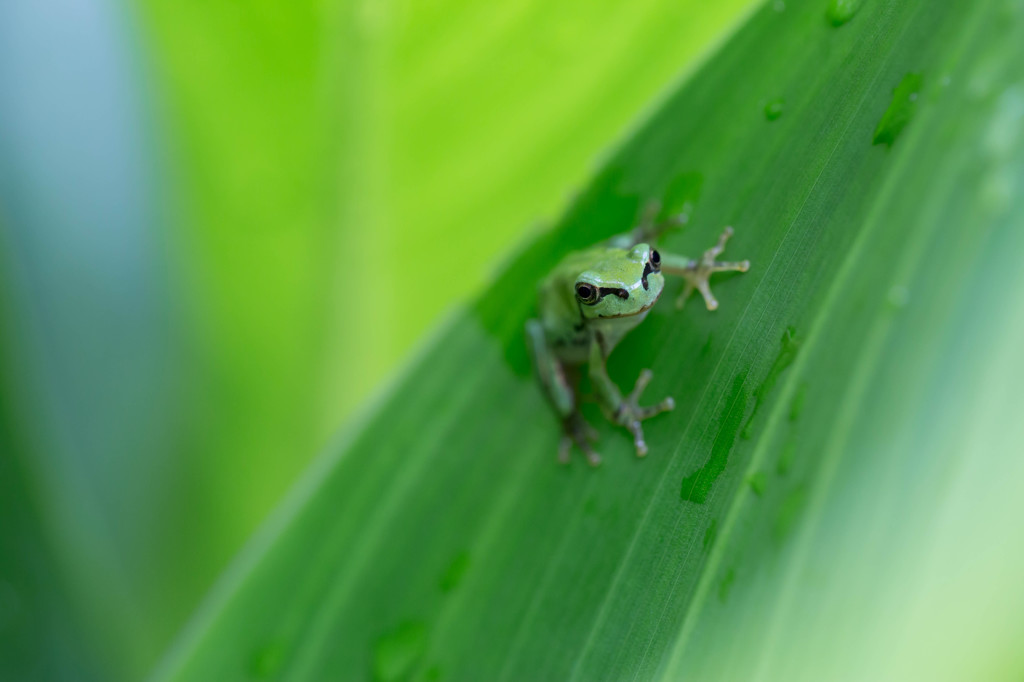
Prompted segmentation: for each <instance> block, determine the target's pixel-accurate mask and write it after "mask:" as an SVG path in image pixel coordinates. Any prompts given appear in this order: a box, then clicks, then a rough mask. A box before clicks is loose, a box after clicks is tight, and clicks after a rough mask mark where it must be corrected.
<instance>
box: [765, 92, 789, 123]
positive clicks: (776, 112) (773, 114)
mask: <svg viewBox="0 0 1024 682" xmlns="http://www.w3.org/2000/svg"><path fill="white" fill-rule="evenodd" d="M785 108H786V101H785V100H784V99H782V98H781V97H776V98H775V99H773V100H772V101H770V102H768V104H766V105H764V117H765V118H766V119H768V120H769V121H774V120H776V119H778V118H779V116H782V112H783V110H784V109H785Z"/></svg>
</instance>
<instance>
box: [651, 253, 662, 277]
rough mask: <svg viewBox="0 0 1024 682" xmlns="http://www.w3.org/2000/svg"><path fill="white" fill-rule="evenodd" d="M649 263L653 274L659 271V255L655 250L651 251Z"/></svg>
mask: <svg viewBox="0 0 1024 682" xmlns="http://www.w3.org/2000/svg"><path fill="white" fill-rule="evenodd" d="M650 263H651V269H652V270H654V271H655V272H657V271H658V270H661V254H660V253H658V250H657V249H651V258H650Z"/></svg>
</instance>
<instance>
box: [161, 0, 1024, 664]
mask: <svg viewBox="0 0 1024 682" xmlns="http://www.w3.org/2000/svg"><path fill="white" fill-rule="evenodd" d="M843 6H844V8H846V9H849V8H850V7H852V8H853V10H852V11H851V12H847V14H849V16H846V15H845V14H844V20H843V22H836V21H835V20H834V17H833V14H834V13H828V12H827V11H826V10H827V7H826V3H820V2H810V1H807V2H788V3H786V4H784V5H782V4H780V3H775V4H773V5H770V6H767V7H765V8H764V9H763V10H762V11H761V12H759V13H758V14H757V15H756V16H754V17H753V19H752V20H751V21H750V23H749V24H748V25H747V26H745V27H744V28H743V29H742V30H741V31H740V32H739V33H738V34H737V35H736V36H735V37H734V38H733V39H732V40H731V41H730V42H729V44H728V45H727V46H726V47H725V48H724V49H723V50H722V51H721V53H719V54H718V55H716V57H715V58H713V59H712V60H710V61H709V62H708V63H707V64H706V65H705V67H704V68H703V69H702V70H701V71H700V72H699V73H698V74H697V75H696V76H695V77H694V78H693V79H692V80H691V81H690V82H689V83H687V84H686V85H685V86H684V87H683V88H681V90H680V91H679V92H678V93H677V94H676V95H675V96H674V97H672V98H671V99H669V100H668V101H667V102H665V104H664V105H663V107H662V109H661V111H660V112H658V113H657V114H656V115H655V116H654V117H652V118H651V120H650V121H648V122H647V124H646V125H645V126H644V127H643V129H642V130H640V131H639V132H638V133H637V135H636V136H635V137H634V138H633V139H631V140H630V141H629V142H627V143H626V144H625V145H624V146H623V148H622V150H621V151H620V153H619V154H617V155H616V156H615V157H614V158H613V159H612V160H611V161H610V162H609V164H608V166H607V167H606V168H605V170H604V171H603V172H602V173H601V174H600V175H599V176H598V178H597V179H595V181H594V182H593V184H592V185H591V187H590V188H589V189H588V190H587V192H585V193H584V194H583V195H582V196H581V197H580V198H579V199H578V201H577V202H576V203H575V204H574V205H573V207H572V208H571V209H570V211H569V212H568V213H567V215H566V216H565V218H564V220H563V221H562V223H561V224H560V225H559V227H558V229H556V230H554V231H553V232H551V233H550V234H548V235H545V236H544V237H542V238H541V239H539V240H537V241H536V242H534V243H533V244H531V245H530V246H529V247H528V248H527V249H526V250H525V251H524V252H523V253H521V254H520V255H519V256H518V257H517V258H516V259H515V260H514V261H513V262H512V263H511V264H510V266H509V268H508V269H507V270H506V271H505V273H504V274H503V275H502V276H501V277H500V278H499V279H498V280H497V281H496V282H495V284H494V285H493V286H492V288H491V289H490V291H488V292H487V294H485V295H484V296H483V297H482V298H481V299H480V300H479V301H478V303H477V304H476V305H475V306H474V308H473V310H472V311H470V312H467V313H463V314H459V315H456V316H455V317H454V319H453V320H451V322H450V323H449V324H448V325H447V326H446V327H445V328H444V329H442V330H441V331H440V332H439V338H436V339H434V340H433V342H432V343H431V344H429V345H428V346H427V347H426V349H425V351H424V353H423V355H422V356H420V357H419V358H418V359H417V360H416V361H415V362H413V363H412V365H411V367H410V368H409V370H408V372H407V373H406V374H405V375H404V376H403V378H402V379H401V380H400V381H398V382H397V383H396V384H395V385H394V386H393V387H392V389H391V390H390V391H389V392H388V394H387V395H386V396H385V397H383V398H382V399H381V400H380V402H379V403H378V404H377V405H376V406H375V407H374V408H372V409H370V410H368V414H367V416H366V418H365V420H364V421H363V422H362V423H361V424H359V425H357V426H353V428H352V430H351V431H350V432H349V435H348V436H347V439H346V440H345V442H343V443H341V444H339V445H337V446H336V447H334V448H332V449H331V451H330V452H328V453H327V454H326V455H325V456H324V457H323V458H322V459H321V460H320V461H319V462H318V465H317V466H316V467H314V468H313V469H312V470H311V471H310V472H309V473H308V475H307V476H306V478H305V480H304V482H303V484H302V485H300V486H299V487H298V488H297V489H296V490H295V491H293V494H292V495H291V496H290V497H289V499H288V501H287V502H286V503H285V505H284V506H283V507H282V508H281V509H280V510H279V512H278V513H277V514H276V515H275V517H274V519H272V521H271V522H270V523H269V524H268V525H267V526H266V527H265V528H264V530H263V532H261V533H260V534H259V535H258V536H257V537H256V538H255V539H254V540H253V542H252V543H251V544H250V546H249V548H248V549H247V551H246V552H245V553H243V555H242V556H240V557H239V558H238V560H237V561H236V563H235V565H234V567H233V569H232V570H231V571H230V572H229V573H228V574H226V575H225V576H224V578H223V580H222V581H221V583H220V584H219V586H218V588H217V589H216V590H215V591H214V592H213V593H212V594H211V595H210V598H209V600H208V601H207V603H206V605H205V607H204V608H203V609H202V610H201V611H200V612H199V613H198V614H197V615H196V618H195V619H194V621H193V623H192V624H191V626H190V627H189V628H188V629H187V630H186V631H185V632H184V633H183V636H182V638H181V640H180V641H179V643H178V645H177V646H176V647H175V648H173V649H172V650H171V651H170V652H169V653H168V656H167V658H166V659H165V661H164V664H163V665H162V667H161V668H160V670H159V671H158V673H157V675H156V677H157V678H158V679H244V678H246V677H252V676H256V677H263V678H267V679H272V678H273V679H289V680H301V679H324V678H328V679H369V678H371V677H373V676H376V677H377V678H378V679H467V680H477V679H496V680H520V679H552V680H564V679H572V680H592V679H680V678H684V679H836V678H848V679H1014V678H1016V677H1019V676H1020V674H1021V671H1022V669H1024V661H1022V659H1021V656H1020V654H1019V653H1018V649H1017V648H1016V642H1019V640H1020V638H1021V636H1024V625H1022V623H1021V621H1020V619H1019V618H1018V617H1017V614H1019V613H1020V611H1021V607H1022V606H1024V588H1022V587H1021V584H1020V581H1019V579H1018V576H1019V575H1020V574H1021V571H1022V570H1024V537H1022V536H1021V535H1020V533H1019V532H1017V527H1016V526H1017V524H1016V519H1018V518H1020V515H1021V512H1022V511H1024V499H1022V498H1021V496H1020V495H1019V494H1017V488H1019V486H1018V485H1017V484H1016V481H1018V480H1020V475H1021V474H1022V473H1024V471H1022V469H1024V461H1022V460H1021V458H1020V457H1019V452H1020V443H1021V442H1022V436H1024V433H1022V431H1024V426H1022V425H1021V424H1020V420H1019V419H1017V418H1016V415H1018V414H1019V413H1020V409H1021V407H1024V405H1022V398H1021V396H1020V391H1019V385H1020V381H1021V378H1022V376H1024V374H1022V370H1024V366H1022V365H1024V360H1022V358H1021V356H1020V353H1019V349H1020V348H1021V347H1022V345H1024V315H1022V313H1024V281H1022V279H1024V273H1022V271H1021V269H1020V268H1019V267H1018V266H1017V263H1016V261H1017V260H1018V259H1019V254H1020V253H1021V252H1022V247H1024V230H1022V229H1021V227H1022V224H1021V223H1022V219H1021V217H1020V216H1021V215H1024V214H1022V209H1024V206H1022V204H1024V192H1022V189H1024V187H1022V185H1024V135H1022V133H1021V131H1022V125H1021V124H1022V122H1024V80H1022V76H1024V74H1021V73H1020V71H1019V69H1018V68H1017V65H1018V64H1020V63H1021V60H1022V57H1024V55H1022V52H1024V48H1022V47H1021V46H1024V35H1022V31H1024V27H1022V24H1024V16H1022V15H1024V8H1022V7H1021V5H1020V3H996V2H993V3H972V4H970V5H967V4H959V3H957V4H944V5H942V6H936V5H935V4H933V3H927V2H924V1H923V0H922V1H919V2H904V3H898V4H895V3H886V2H882V1H880V0H876V1H871V0H868V1H867V2H864V3H862V4H859V5H858V4H856V3H844V5H843ZM846 9H844V10H843V11H844V12H846ZM780 10H781V11H780ZM836 23H839V25H838V26H836V25H835V24H836ZM907 74H920V85H919V90H918V91H917V92H907V87H906V86H903V87H901V86H900V84H901V83H905V82H906V81H905V79H906V76H907ZM915 80H916V77H915V78H914V79H912V80H911V82H912V83H913V82H914V81H915ZM894 91H895V97H894ZM780 101H781V102H784V106H782V107H781V113H779V109H780V107H776V106H772V107H769V106H768V105H769V104H771V103H773V102H780ZM908 103H912V104H913V106H912V107H911V108H912V109H913V111H911V112H910V113H909V114H906V115H905V113H901V112H899V111H894V110H893V107H896V108H897V109H898V108H900V107H905V106H907V104H908ZM887 111H888V112H889V113H888V114H887V113H886V112H887ZM769 113H770V114H771V115H768V114H769ZM776 114H778V115H776ZM880 121H890V122H891V121H897V122H900V125H899V126H895V127H894V126H891V125H890V124H884V125H883V128H884V129H886V130H889V131H890V132H891V133H892V134H891V135H889V136H887V137H886V136H883V139H882V140H881V141H882V142H884V144H873V141H874V140H875V139H876V138H877V131H878V129H879V122H880ZM897 127H898V130H897V129H896V128H897ZM684 174H685V175H687V176H688V177H689V178H691V179H694V178H698V177H699V178H702V179H701V181H700V182H699V183H697V184H699V186H700V187H701V188H702V189H701V193H700V194H701V195H700V197H699V199H698V200H697V203H696V207H695V209H694V211H693V214H692V218H691V221H690V227H689V231H688V232H687V233H685V234H683V235H677V236H673V237H671V238H669V239H668V240H667V244H666V247H667V248H671V249H673V250H686V251H689V252H690V253H695V252H696V251H697V250H699V249H700V248H703V247H704V246H705V245H706V244H707V243H709V242H710V241H711V240H712V239H713V236H714V235H715V234H716V233H717V231H718V230H719V229H720V227H721V226H722V225H724V224H731V225H734V226H735V227H736V230H737V236H736V237H735V239H734V240H733V242H732V243H730V254H732V255H735V256H737V257H748V258H750V259H751V261H752V262H753V264H754V265H753V267H752V269H751V271H750V272H749V273H747V274H745V275H742V276H736V277H732V278H725V277H723V278H721V279H720V280H719V281H718V282H717V290H716V293H717V295H718V298H719V299H720V300H721V301H722V306H721V308H720V309H719V310H718V311H717V312H715V313H713V314H711V313H707V312H706V311H704V310H702V309H700V307H699V306H698V305H695V304H694V303H691V304H690V305H689V306H688V307H687V308H686V309H684V311H683V312H681V313H676V312H674V311H673V310H671V309H670V308H671V306H670V305H667V304H662V305H661V307H660V308H659V309H656V310H655V311H654V313H652V316H651V317H650V318H649V319H648V320H647V321H646V322H645V323H644V325H643V326H642V327H641V328H640V329H638V330H637V331H636V332H634V333H633V334H632V336H631V337H629V338H628V339H627V341H626V342H624V343H623V344H622V346H620V347H619V348H618V349H617V350H616V352H615V354H614V355H613V356H612V358H611V362H610V370H611V372H612V375H613V377H614V378H615V379H616V380H618V381H619V382H620V383H621V384H623V385H625V384H627V383H628V382H630V381H631V380H632V379H633V378H634V377H635V376H636V372H637V371H639V370H640V369H641V368H642V367H645V366H650V367H652V368H653V369H654V372H655V380H654V382H653V384H652V386H651V388H650V389H649V393H650V395H651V396H652V399H653V397H660V396H661V395H663V394H666V393H671V394H672V395H674V396H675V398H676V401H677V403H678V405H679V407H678V408H677V409H676V411H675V412H673V413H671V414H669V415H664V416H661V417H659V418H657V419H656V420H652V421H651V422H649V423H648V426H647V435H648V442H649V443H650V445H651V454H650V455H649V456H648V457H647V458H646V460H636V459H635V458H634V457H633V455H632V452H631V445H630V443H629V441H628V439H627V438H625V436H624V435H623V434H621V433H619V432H617V431H615V430H614V429H612V428H610V427H608V426H607V425H605V424H603V423H601V426H600V430H601V435H602V440H601V450H602V453H603V454H604V455H605V464H604V465H603V466H602V467H601V468H600V469H598V470H590V469H588V468H587V467H585V466H584V465H583V464H582V462H581V461H580V460H577V461H575V462H574V463H573V465H572V466H570V467H567V468H563V467H559V466H557V465H556V464H555V463H554V461H553V460H554V453H555V448H556V443H557V439H558V434H557V430H556V427H555V424H554V420H553V419H552V418H551V416H550V414H549V411H548V409H547V406H546V405H545V404H544V402H543V400H542V399H541V397H540V394H539V392H538V391H537V389H536V387H535V386H534V385H533V383H532V380H531V377H530V372H529V367H528V363H527V360H526V354H525V350H524V348H523V341H522V333H521V328H522V324H523V322H524V320H525V319H526V318H527V317H528V316H529V314H530V309H531V306H532V300H531V299H532V291H533V287H534V284H535V282H536V280H537V279H538V278H539V277H540V276H542V275H543V274H544V273H545V272H546V270H547V268H549V267H550V266H551V265H552V264H553V263H554V262H555V261H556V260H557V259H558V258H559V257H560V256H561V255H562V254H563V253H564V252H565V251H566V250H567V249H569V248H572V247H576V246H583V245H586V244H588V243H590V242H593V241H595V240H596V239H599V238H601V237H604V236H607V235H610V234H612V233H614V232H616V231H621V230H622V229H623V228H625V227H627V226H628V225H629V224H630V221H631V220H632V219H633V218H634V217H635V215H636V212H637V209H638V207H639V206H640V204H641V203H642V202H643V201H644V200H645V199H647V198H649V197H657V196H660V195H662V194H663V193H665V191H666V188H668V187H670V186H672V185H673V182H674V181H675V180H676V179H677V178H679V177H680V176H682V175H684ZM668 293H669V295H670V296H671V295H672V294H674V293H675V292H674V291H673V290H670V291H669V292H668ZM268 652H270V653H269V654H268ZM271 654H272V655H271ZM268 661H270V663H267V662H268Z"/></svg>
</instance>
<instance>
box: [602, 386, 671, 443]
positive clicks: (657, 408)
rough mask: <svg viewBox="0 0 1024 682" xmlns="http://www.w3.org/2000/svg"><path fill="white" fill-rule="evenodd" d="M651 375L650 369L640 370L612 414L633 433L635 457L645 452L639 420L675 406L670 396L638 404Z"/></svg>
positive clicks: (617, 421)
mask: <svg viewBox="0 0 1024 682" xmlns="http://www.w3.org/2000/svg"><path fill="white" fill-rule="evenodd" d="M653 376H654V373H653V372H652V371H651V370H649V369H645V370H642V371H641V372H640V376H638V377H637V378H636V384H635V385H634V386H633V390H632V391H631V392H630V394H629V395H628V396H626V397H625V399H624V400H623V401H622V404H621V405H619V408H618V409H617V410H616V411H615V415H614V417H615V422H616V423H617V424H621V425H622V426H625V427H626V428H627V429H629V431H630V433H632V434H633V444H634V445H635V446H636V456H637V457H643V456H645V455H646V454H647V442H646V441H645V440H644V429H643V426H641V424H640V422H642V421H643V420H644V419H650V418H651V417H653V416H654V415H656V414H661V413H662V412H668V411H669V410H673V409H675V407H676V401H675V400H673V399H672V397H671V396H669V397H667V398H665V399H664V400H662V401H661V402H660V403H658V404H657V405H650V406H647V407H641V406H640V405H639V402H640V396H641V394H643V392H644V389H645V388H647V384H648V383H650V381H651V377H653Z"/></svg>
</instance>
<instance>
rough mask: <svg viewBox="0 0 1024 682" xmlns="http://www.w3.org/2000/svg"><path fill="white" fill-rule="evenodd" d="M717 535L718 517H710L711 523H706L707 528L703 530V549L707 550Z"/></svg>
mask: <svg viewBox="0 0 1024 682" xmlns="http://www.w3.org/2000/svg"><path fill="white" fill-rule="evenodd" d="M716 537H718V519H711V523H710V524H709V525H708V529H707V530H706V531H704V551H705V552H706V551H708V549H709V548H710V547H711V545H713V544H715V538H716Z"/></svg>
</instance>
